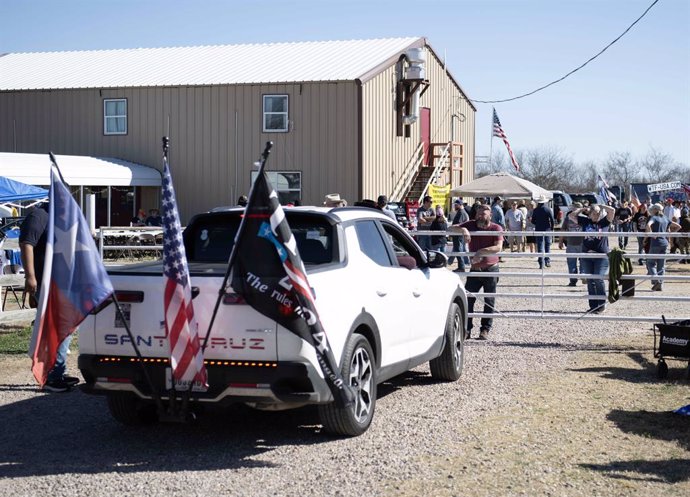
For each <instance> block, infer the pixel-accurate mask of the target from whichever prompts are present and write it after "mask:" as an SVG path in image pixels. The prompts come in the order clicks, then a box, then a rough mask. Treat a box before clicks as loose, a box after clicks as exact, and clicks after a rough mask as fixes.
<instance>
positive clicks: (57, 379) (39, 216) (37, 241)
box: [19, 203, 79, 392]
mask: <svg viewBox="0 0 690 497" xmlns="http://www.w3.org/2000/svg"><path fill="white" fill-rule="evenodd" d="M47 228H48V204H47V203H45V204H42V205H41V206H39V207H36V208H35V209H33V210H32V211H31V212H29V214H28V215H27V216H26V218H25V219H24V221H23V222H22V226H21V229H20V235H19V248H20V249H21V253H22V265H23V266H24V276H25V283H24V285H25V288H26V292H27V293H28V294H29V303H30V304H31V303H32V302H36V301H37V299H38V294H39V292H40V290H41V288H40V285H41V280H42V278H43V265H44V263H45V251H46V242H47ZM32 307H35V305H32ZM37 319H38V316H37ZM71 342H72V335H69V336H68V337H67V338H65V339H64V340H63V341H62V343H61V344H60V346H59V347H58V350H57V357H56V358H55V365H54V366H53V369H51V370H50V372H49V373H48V379H47V381H46V383H45V385H43V390H45V391H47V392H67V391H69V390H71V389H72V387H73V386H75V385H76V384H77V383H79V378H77V377H75V376H69V375H67V374H65V373H66V362H67V352H68V351H69V345H70V343H71Z"/></svg>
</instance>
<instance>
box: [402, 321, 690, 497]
mask: <svg viewBox="0 0 690 497" xmlns="http://www.w3.org/2000/svg"><path fill="white" fill-rule="evenodd" d="M650 335H651V333H650V334H649V335H646V334H645V335H635V336H634V337H633V340H632V343H631V342H630V341H628V342H626V343H610V342H609V343H607V344H605V345H604V344H595V345H596V346H595V347H592V348H593V349H598V350H590V351H583V352H578V353H577V354H576V355H575V357H574V359H573V360H572V363H571V364H568V365H564V368H563V369H562V370H560V371H554V372H552V373H550V374H548V376H542V377H541V378H538V380H537V381H535V382H534V383H532V384H531V385H530V386H529V387H527V388H526V389H525V390H524V391H522V392H518V394H517V395H515V398H514V402H513V403H512V404H511V405H502V406H496V409H495V411H494V413H493V414H490V415H488V416H486V417H482V418H480V419H479V420H478V422H477V423H474V424H473V425H472V426H471V428H470V430H469V432H468V433H467V437H465V440H464V441H459V442H460V443H459V444H458V445H457V446H456V447H455V449H452V450H451V452H452V454H449V455H447V456H445V457H439V458H436V459H435V460H431V461H427V462H428V464H432V465H435V466H436V467H437V473H438V474H439V478H438V480H437V481H435V482H420V481H408V482H405V484H403V485H399V486H398V489H397V490H396V494H398V495H401V494H402V495H410V496H411V495H423V494H424V491H425V489H428V488H430V487H432V488H434V489H435V492H434V494H435V495H477V496H495V495H582V496H590V495H645V496H654V495H659V496H666V497H667V496H672V495H678V496H687V495H690V417H683V416H680V415H677V414H673V413H672V410H674V409H677V408H678V407H681V406H683V405H685V404H688V403H690V389H689V384H688V380H687V379H686V376H685V372H686V369H685V368H686V367H687V363H681V362H678V361H671V362H670V363H669V364H670V366H671V367H670V373H669V378H668V380H666V381H660V380H657V379H656V360H655V359H654V358H653V357H652V355H653V354H652V351H651V343H652V337H651V336H650Z"/></svg>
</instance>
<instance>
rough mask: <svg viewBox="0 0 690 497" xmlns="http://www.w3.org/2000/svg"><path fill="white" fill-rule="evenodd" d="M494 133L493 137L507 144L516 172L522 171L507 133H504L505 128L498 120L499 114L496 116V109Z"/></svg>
mask: <svg viewBox="0 0 690 497" xmlns="http://www.w3.org/2000/svg"><path fill="white" fill-rule="evenodd" d="M493 129H494V132H493V136H495V137H497V138H501V139H502V140H503V143H505V144H506V148H507V149H508V155H510V161H511V162H512V163H513V167H514V168H515V170H516V171H520V164H518V161H517V159H516V158H515V154H514V153H513V149H512V148H510V143H508V138H507V137H506V134H505V132H504V131H503V128H502V127H501V121H499V120H498V114H496V109H494V127H493Z"/></svg>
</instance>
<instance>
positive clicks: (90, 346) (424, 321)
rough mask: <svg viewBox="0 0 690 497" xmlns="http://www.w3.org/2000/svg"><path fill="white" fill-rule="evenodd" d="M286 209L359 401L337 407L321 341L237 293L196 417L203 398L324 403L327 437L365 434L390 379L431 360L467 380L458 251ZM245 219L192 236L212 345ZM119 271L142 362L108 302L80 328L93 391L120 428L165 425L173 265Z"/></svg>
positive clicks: (187, 235)
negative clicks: (167, 303) (455, 267)
mask: <svg viewBox="0 0 690 497" xmlns="http://www.w3.org/2000/svg"><path fill="white" fill-rule="evenodd" d="M285 211H286V216H287V219H288V222H289V224H290V227H291V229H292V231H293V234H294V236H295V239H296V240H297V245H298V248H299V252H300V254H301V257H302V259H303V261H304V264H305V267H306V270H307V274H308V278H309V284H310V285H311V286H312V288H313V291H314V294H315V302H316V307H317V310H318V312H319V315H320V318H321V322H322V324H323V327H324V329H325V331H326V333H327V336H328V339H329V341H330V344H331V347H332V350H333V353H334V356H335V358H336V359H337V360H338V362H339V365H340V368H341V372H342V375H343V379H344V381H345V382H346V383H347V384H349V385H350V386H351V387H352V388H353V389H354V391H355V392H356V402H355V405H354V406H352V407H345V408H339V407H337V406H336V404H335V402H333V397H332V394H331V392H330V390H329V389H328V387H327V385H326V383H325V381H324V379H323V376H322V373H321V369H320V368H319V366H318V363H317V360H316V354H315V352H314V349H313V348H312V346H311V345H309V344H308V343H307V342H306V341H304V340H302V339H301V338H299V337H298V336H296V335H295V334H293V333H291V332H290V331H288V330H287V329H285V328H283V327H282V326H280V325H279V324H277V323H276V322H275V321H273V320H271V319H269V318H267V317H265V316H263V315H261V314H259V313H258V312H257V311H255V310H254V309H253V308H251V307H250V306H249V305H247V304H246V303H245V302H244V301H243V299H242V297H241V296H240V295H238V294H235V293H232V292H231V291H229V292H222V295H221V305H220V306H219V311H218V314H217V317H216V320H215V324H214V326H213V329H212V330H211V331H210V336H209V338H208V346H207V348H206V350H205V353H204V358H205V365H206V368H207V371H208V389H207V390H205V391H196V390H195V391H192V392H191V399H190V405H191V406H192V408H193V407H194V406H195V405H198V403H237V402H242V403H246V404H248V405H250V406H253V407H256V408H260V409H286V408H293V407H299V406H303V405H306V404H318V405H319V412H320V415H321V419H322V422H323V424H324V428H325V429H326V431H328V432H331V433H335V434H340V435H348V436H353V435H359V434H361V433H363V432H364V431H366V429H367V428H368V427H369V425H370V423H371V421H372V418H373V415H374V408H375V404H376V386H377V384H378V383H380V382H382V381H385V380H387V379H390V378H391V377H393V376H396V375H399V374H401V373H403V372H405V371H407V370H409V369H411V368H414V367H416V366H418V365H420V364H422V363H424V362H427V361H429V362H430V369H431V374H432V376H433V377H435V378H438V379H440V380H444V381H456V380H457V379H458V378H459V377H460V374H461V372H462V366H463V350H464V336H465V329H466V309H467V300H466V296H465V292H464V289H463V286H462V283H461V281H460V279H459V278H458V277H457V275H455V274H453V273H452V272H451V271H448V269H446V267H445V265H446V257H445V255H443V254H441V253H438V252H429V253H424V252H423V251H422V250H421V249H420V248H419V246H418V245H417V244H416V243H415V242H414V240H413V239H412V238H411V237H410V236H409V235H408V234H407V233H406V232H405V230H403V229H401V228H400V226H398V225H397V224H396V223H394V222H392V220H391V219H390V218H388V217H387V216H385V215H383V214H382V213H380V212H378V211H376V210H373V209H367V208H352V207H345V208H335V209H327V208H314V207H312V208H309V207H296V208H286V209H285ZM242 212H243V211H242V210H241V209H237V208H221V209H216V210H214V211H211V212H208V213H204V214H200V215H197V216H196V217H194V218H193V219H192V220H191V221H190V223H189V225H188V226H187V228H186V230H185V232H184V243H185V249H186V252H187V257H188V261H189V269H190V276H191V285H192V294H193V296H194V300H193V302H194V308H195V315H196V316H197V318H198V321H199V334H200V335H201V338H202V341H203V339H204V337H205V335H206V333H207V329H208V324H209V320H210V318H211V315H212V313H213V309H214V306H215V305H216V300H217V298H218V297H219V290H220V288H221V286H222V282H223V277H224V275H225V272H226V268H227V260H228V256H229V254H230V250H231V248H232V245H233V241H234V237H235V233H236V230H237V228H238V226H239V223H240V216H241V214H242ZM108 273H109V275H110V277H111V279H112V282H113V286H114V288H115V290H116V294H117V297H118V300H119V301H120V302H121V303H122V307H123V308H124V314H125V319H126V320H127V321H128V322H129V325H130V328H131V331H132V334H133V336H134V340H135V341H136V344H137V346H138V347H139V349H140V352H141V355H142V358H143V359H142V360H139V359H138V358H137V357H136V355H135V353H134V350H133V347H132V344H131V340H130V338H129V336H128V334H127V332H126V330H125V327H124V322H123V320H122V319H121V317H120V316H119V315H118V314H117V313H116V309H115V305H113V304H112V303H108V302H106V303H105V304H104V305H102V306H100V307H99V308H98V309H96V310H95V311H94V313H93V314H92V315H91V316H89V317H88V318H87V319H86V320H85V321H84V322H83V324H82V325H81V327H80V331H79V368H80V370H81V372H82V374H83V376H84V379H85V384H84V385H83V388H82V389H83V390H84V391H85V392H87V393H93V394H105V395H106V396H107V399H108V406H109V408H110V411H111V413H112V415H113V416H114V417H115V418H116V419H117V420H118V421H121V422H123V423H125V424H139V423H145V422H153V421H155V420H156V419H157V412H158V411H157V409H156V405H155V403H154V399H155V395H154V391H155V392H157V395H158V396H159V397H160V398H161V399H163V400H164V401H167V400H168V399H169V398H170V397H171V388H172V385H171V374H170V361H169V357H170V352H169V345H168V337H167V335H166V331H165V326H164V323H163V277H162V264H161V262H160V261H157V262H149V263H144V264H135V265H129V266H121V267H116V268H111V269H109V271H108ZM142 361H143V366H144V367H145V368H146V370H147V371H148V375H149V377H150V378H151V380H152V381H151V383H152V384H153V388H154V389H155V390H152V388H151V386H150V383H149V382H148V381H147V380H146V377H145V375H144V372H143V369H142ZM420 402H424V401H423V400H422V399H420Z"/></svg>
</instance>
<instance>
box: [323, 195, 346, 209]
mask: <svg viewBox="0 0 690 497" xmlns="http://www.w3.org/2000/svg"><path fill="white" fill-rule="evenodd" d="M323 205H325V206H326V207H345V206H346V205H347V200H345V199H344V198H340V194H339V193H328V194H327V195H326V196H325V197H324V201H323Z"/></svg>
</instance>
